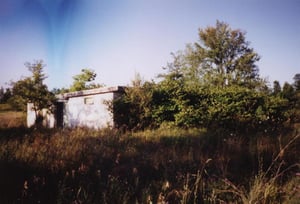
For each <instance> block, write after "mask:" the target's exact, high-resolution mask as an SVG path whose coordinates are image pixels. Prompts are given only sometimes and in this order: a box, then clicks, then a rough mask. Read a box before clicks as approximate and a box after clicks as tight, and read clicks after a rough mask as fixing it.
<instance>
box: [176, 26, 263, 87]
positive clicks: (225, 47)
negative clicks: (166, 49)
mask: <svg viewBox="0 0 300 204" xmlns="http://www.w3.org/2000/svg"><path fill="white" fill-rule="evenodd" d="M249 44H250V43H249V42H247V41H246V39H245V33H244V32H242V31H240V30H238V29H236V30H233V29H231V28H230V27H229V25H228V24H226V23H223V22H219V21H217V23H216V26H215V27H207V28H206V29H200V30H199V43H198V42H196V43H194V44H193V45H188V46H187V49H186V51H185V53H183V54H182V56H181V57H180V58H181V67H180V69H181V70H182V73H183V74H184V77H185V78H186V80H187V81H189V82H191V83H193V81H195V80H196V82H202V85H205V86H209V85H211V86H218V87H224V86H227V85H241V86H246V87H249V88H254V87H257V86H258V85H259V84H260V83H261V79H260V78H259V74H258V67H257V66H256V64H255V63H256V62H257V61H258V60H259V56H258V54H257V53H255V52H254V50H253V49H252V48H250V47H249ZM175 60H177V59H175ZM177 64H178V63H177ZM182 65H183V66H182Z"/></svg>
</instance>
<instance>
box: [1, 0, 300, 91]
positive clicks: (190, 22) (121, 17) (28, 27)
mask: <svg viewBox="0 0 300 204" xmlns="http://www.w3.org/2000/svg"><path fill="white" fill-rule="evenodd" d="M217 20H219V21H223V22H226V23H228V24H229V25H230V26H231V28H233V29H241V30H243V31H245V32H246V33H247V34H246V40H247V41H249V42H250V43H251V44H250V47H253V48H254V50H255V51H256V52H257V53H258V54H259V55H260V56H261V60H260V62H259V63H258V66H259V69H260V75H261V76H262V77H264V78H268V80H269V81H270V83H271V84H272V82H273V81H274V80H279V81H280V82H281V84H283V83H284V82H285V81H288V82H290V83H291V82H292V81H293V76H294V75H295V74H296V73H300V1H299V0H243V1H241V0H151V1H146V0H144V1H143V0H122V1H117V0H1V1H0V68H1V75H0V86H6V85H5V83H7V82H9V81H11V80H13V81H16V80H19V79H20V78H21V77H22V76H28V75H29V74H30V73H29V72H28V70H27V68H26V67H25V66H24V63H25V62H33V60H39V59H42V60H44V63H45V64H46V65H47V66H46V68H45V73H46V74H47V75H48V78H47V79H46V84H47V85H48V86H49V88H50V89H52V88H62V87H68V86H69V85H70V84H71V83H72V76H74V75H76V74H79V73H80V70H81V69H82V68H90V69H93V70H95V71H96V73H97V78H96V82H98V83H103V84H105V85H107V86H116V85H127V84H130V81H131V80H132V79H133V78H134V75H135V73H139V74H140V75H141V76H142V77H143V78H144V79H146V80H151V79H155V77H156V76H157V74H159V73H163V72H164V70H163V69H162V67H163V66H166V64H167V63H168V62H171V61H172V57H171V55H170V53H171V52H176V51H178V50H183V49H184V48H185V46H186V44H188V43H193V42H196V41H197V40H198V29H199V28H206V27H207V26H214V25H215V23H216V21H217Z"/></svg>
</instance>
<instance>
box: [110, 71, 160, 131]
mask: <svg viewBox="0 0 300 204" xmlns="http://www.w3.org/2000/svg"><path fill="white" fill-rule="evenodd" d="M153 87H154V83H153V82H147V81H144V80H143V79H142V78H141V76H140V75H139V74H136V75H135V78H134V80H132V82H131V85H130V86H129V87H127V88H126V89H125V94H124V95H122V96H121V97H118V98H116V99H115V100H114V101H111V102H107V105H108V108H109V110H110V111H111V112H112V113H114V115H117V116H118V117H116V118H115V119H114V120H115V123H116V126H118V127H125V128H126V129H136V130H140V129H144V128H145V127H149V126H151V125H152V114H151V101H152V94H153V90H154V88H153Z"/></svg>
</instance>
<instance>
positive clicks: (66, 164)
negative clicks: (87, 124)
mask: <svg viewBox="0 0 300 204" xmlns="http://www.w3.org/2000/svg"><path fill="white" fill-rule="evenodd" d="M0 131H1V132H0V133H1V138H0V162H1V166H0V177H1V178H0V179H2V181H4V183H3V185H2V186H1V187H0V201H4V202H5V201H7V202H8V203H14V202H29V203H34V202H35V203H37V202H40V203H230V202H235V203H255V202H256V203H280V202H281V203H283V202H288V201H293V200H296V198H298V197H297V196H298V194H299V191H298V190H297V188H296V187H297V185H299V177H297V176H295V175H296V173H297V172H299V166H298V164H299V157H298V156H296V155H299V149H298V148H297V147H298V146H299V135H298V134H296V133H292V132H290V133H287V134H286V135H282V136H281V137H279V136H277V137H274V135H273V136H272V137H271V136H255V135H253V136H252V137H250V136H247V137H246V136H242V135H240V136H237V135H231V134H230V133H229V134H228V135H226V133H222V134H223V135H222V136H220V134H219V132H217V133H216V132H215V131H214V132H209V131H207V130H197V129H190V130H182V129H174V128H172V129H168V128H164V129H159V130H156V131H150V130H148V131H144V132H134V133H133V132H127V133H121V132H119V131H117V130H113V129H104V130H101V131H95V130H89V129H82V128H78V129H52V130H49V129H42V130H34V129H26V128H6V129H1V130H0ZM295 135H296V136H295ZM279 138H281V139H279ZM275 152H276V154H275ZM13 177H15V179H12V180H9V179H8V178H13ZM291 189H292V190H291ZM295 189H296V190H295Z"/></svg>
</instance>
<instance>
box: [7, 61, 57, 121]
mask: <svg viewBox="0 0 300 204" xmlns="http://www.w3.org/2000/svg"><path fill="white" fill-rule="evenodd" d="M25 66H26V67H27V68H28V70H29V71H30V72H31V74H32V75H31V76H30V77H26V78H24V79H21V80H19V81H17V82H13V83H12V85H13V87H12V94H13V97H12V99H11V102H12V103H13V104H14V106H15V107H17V108H19V109H22V110H26V105H27V103H33V110H34V111H35V114H36V119H37V120H39V119H41V118H42V114H41V111H42V110H43V109H44V108H47V109H49V108H50V107H51V106H52V104H53V101H54V99H55V98H54V95H53V94H52V93H51V92H50V91H48V87H47V85H45V84H44V80H45V79H46V78H47V76H46V75H45V74H44V67H45V64H43V61H42V60H38V61H35V62H34V63H29V62H27V63H25ZM37 122H39V121H37Z"/></svg>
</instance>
